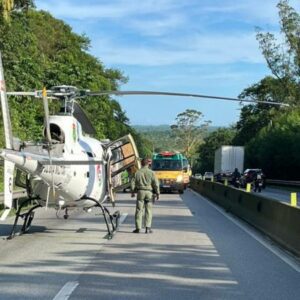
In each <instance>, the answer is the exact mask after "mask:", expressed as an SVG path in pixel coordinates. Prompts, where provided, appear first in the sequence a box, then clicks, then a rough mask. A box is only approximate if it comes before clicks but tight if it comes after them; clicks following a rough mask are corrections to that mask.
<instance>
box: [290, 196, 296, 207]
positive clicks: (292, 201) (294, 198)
mask: <svg viewBox="0 0 300 300" xmlns="http://www.w3.org/2000/svg"><path fill="white" fill-rule="evenodd" d="M291 206H297V193H291Z"/></svg>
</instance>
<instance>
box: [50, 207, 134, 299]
mask: <svg viewBox="0 0 300 300" xmlns="http://www.w3.org/2000/svg"><path fill="white" fill-rule="evenodd" d="M127 216H128V213H123V214H122V215H121V216H120V219H119V226H120V225H121V224H122V223H123V222H124V221H125V219H126V218H127ZM107 242H108V240H107V241H106V242H104V243H103V244H102V245H101V247H100V249H101V248H102V247H103V246H104V245H105V244H106V243H107ZM78 285H79V282H78V281H68V282H67V283H66V284H65V285H64V286H63V287H62V288H61V290H60V291H59V292H58V294H57V295H56V296H55V297H54V298H53V300H67V299H69V297H70V296H71V294H72V293H73V292H74V290H75V289H76V288H77V286H78Z"/></svg>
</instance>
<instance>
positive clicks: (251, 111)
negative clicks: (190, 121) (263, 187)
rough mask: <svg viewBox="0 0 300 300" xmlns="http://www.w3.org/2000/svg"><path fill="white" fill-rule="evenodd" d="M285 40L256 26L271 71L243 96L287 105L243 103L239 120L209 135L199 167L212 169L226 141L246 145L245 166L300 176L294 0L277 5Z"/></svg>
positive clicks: (299, 60) (298, 30)
mask: <svg viewBox="0 0 300 300" xmlns="http://www.w3.org/2000/svg"><path fill="white" fill-rule="evenodd" d="M277 7H278V11H279V22H280V28H281V33H282V36H283V39H282V40H283V42H282V43H280V42H279V41H277V40H276V38H275V36H274V34H272V33H269V32H263V31H262V30H261V29H259V28H258V29H257V35H256V37H257V41H258V44H259V47H260V49H261V51H262V54H263V55H264V57H265V60H266V63H267V65H268V67H269V69H270V71H271V73H272V75H271V76H267V77H265V78H262V79H261V80H260V81H259V82H257V83H255V84H254V85H252V86H250V87H248V88H246V89H245V90H244V91H243V92H242V93H241V94H240V96H239V97H240V98H241V99H243V98H252V99H256V100H268V101H274V102H284V103H287V104H289V105H290V107H287V108H283V107H281V108H279V107H277V106H276V107H275V106H270V105H265V104H257V105H246V106H243V107H242V110H241V115H240V120H239V121H238V122H237V124H235V125H234V126H233V127H232V128H222V129H219V130H218V131H216V132H213V133H211V134H210V135H209V136H208V137H207V138H205V139H204V143H203V144H202V145H201V146H200V147H199V149H198V153H199V156H198V160H197V164H196V165H195V166H194V167H195V171H197V172H199V173H203V172H205V171H212V170H213V164H214V151H215V150H216V149H217V148H219V147H220V146H221V145H236V146H245V155H246V156H245V167H247V168H262V169H263V170H264V172H265V173H266V174H267V177H269V178H274V179H286V180H289V179H290V180H299V179H300V177H299V171H298V170H299V169H300V155H299V149H300V43H299V41H300V15H299V13H298V12H296V11H295V9H294V8H293V7H291V6H290V5H289V1H287V0H282V1H280V2H279V3H278V5H277Z"/></svg>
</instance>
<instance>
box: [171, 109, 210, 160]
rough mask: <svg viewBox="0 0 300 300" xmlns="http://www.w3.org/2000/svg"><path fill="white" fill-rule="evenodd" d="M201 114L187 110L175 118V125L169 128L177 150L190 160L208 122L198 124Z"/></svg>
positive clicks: (201, 139)
mask: <svg viewBox="0 0 300 300" xmlns="http://www.w3.org/2000/svg"><path fill="white" fill-rule="evenodd" d="M202 117H203V114H202V113H201V112H200V111H197V110H193V109H187V110H185V111H184V112H182V113H179V114H178V115H177V117H176V119H175V120H176V124H174V125H172V126H171V129H172V132H173V137H174V139H175V141H176V143H177V145H178V149H180V151H181V152H183V153H184V154H185V155H186V157H187V158H189V159H191V158H192V156H193V155H194V154H195V152H196V149H197V148H198V146H199V145H200V144H201V142H202V141H203V135H204V133H205V132H206V130H207V127H208V124H209V123H210V122H208V121H206V122H204V123H203V124H201V125H200V124H199V122H200V120H201V118H202Z"/></svg>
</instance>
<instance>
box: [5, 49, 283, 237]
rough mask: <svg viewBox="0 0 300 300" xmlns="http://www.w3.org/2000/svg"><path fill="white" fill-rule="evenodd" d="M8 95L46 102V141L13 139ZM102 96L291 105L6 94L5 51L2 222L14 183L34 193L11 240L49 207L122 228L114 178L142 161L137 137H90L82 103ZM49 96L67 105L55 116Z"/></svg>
mask: <svg viewBox="0 0 300 300" xmlns="http://www.w3.org/2000/svg"><path fill="white" fill-rule="evenodd" d="M7 95H8V96H10V95H12V96H34V97H36V98H41V99H42V100H43V105H44V113H45V122H44V126H45V128H44V139H45V142H43V143H32V142H20V141H19V140H18V139H15V138H13V135H12V128H11V122H10V114H9V105H8V101H7ZM101 95H165V96H185V97H196V98H208V99H219V100H230V101H238V102H250V103H265V104H271V105H281V106H287V104H284V103H278V102H272V101H255V100H247V99H246V100H241V99H236V98H228V97H218V96H206V95H199V94H186V93H169V92H153V91H110V92H90V91H88V90H78V89H77V88H76V87H72V86H65V85H63V86H56V87H53V88H51V89H50V90H45V89H44V90H43V91H35V92H6V87H5V81H4V72H3V66H2V59H1V53H0V96H1V108H2V117H3V125H4V134H5V149H2V150H0V157H2V158H3V159H4V206H5V210H4V212H3V214H2V216H1V220H5V218H6V217H7V216H8V214H9V212H10V211H11V209H12V208H13V198H12V193H13V185H14V184H15V185H17V186H21V187H24V188H26V190H27V194H28V198H27V199H26V200H25V201H23V202H22V203H21V204H20V205H19V208H18V210H17V212H16V217H15V221H14V225H13V227H12V231H11V233H10V235H9V236H8V239H12V238H13V237H14V236H15V235H16V226H17V223H18V220H19V218H22V219H23V226H22V228H21V231H20V233H19V234H22V233H25V232H27V231H28V230H29V228H30V226H31V223H32V220H33V218H34V210H35V209H36V208H38V207H48V206H51V207H55V208H57V209H64V210H65V215H64V217H65V218H68V208H70V207H82V208H83V209H85V210H89V209H91V208H93V207H99V208H100V209H101V211H102V214H103V216H104V220H105V223H106V226H107V231H108V237H109V238H111V237H112V236H113V233H114V232H115V231H116V230H117V227H118V220H119V217H120V212H119V211H116V212H115V213H114V214H111V213H110V212H109V210H108V209H107V207H105V206H104V202H105V201H108V200H109V201H111V202H112V204H114V197H113V185H112V179H113V178H114V177H115V176H117V175H118V174H120V173H121V172H123V171H125V170H129V173H133V172H135V171H136V170H137V169H139V168H140V161H139V155H138V151H137V148H136V146H135V143H134V140H133V138H132V137H131V135H127V136H124V137H122V138H120V139H118V140H116V141H113V142H110V141H107V140H106V141H98V140H96V139H94V138H91V137H90V136H89V135H91V134H93V133H94V129H93V127H92V125H91V123H90V121H89V119H88V118H87V116H86V115H85V114H84V112H83V110H82V109H81V108H80V106H79V105H78V103H77V102H76V99H77V98H82V97H88V96H101ZM48 97H51V98H53V99H58V100H60V101H61V102H62V104H63V106H62V110H61V113H60V114H58V115H51V116H49V109H48ZM15 169H16V178H15V180H14V174H15ZM24 173H25V174H26V176H25V180H24V176H22V174H24ZM22 178H23V179H22ZM33 200H34V202H35V205H34V206H31V208H29V210H28V211H27V212H25V213H21V210H22V209H23V208H24V207H25V206H26V205H27V204H28V203H29V202H31V201H33ZM113 206H114V205H113Z"/></svg>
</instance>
